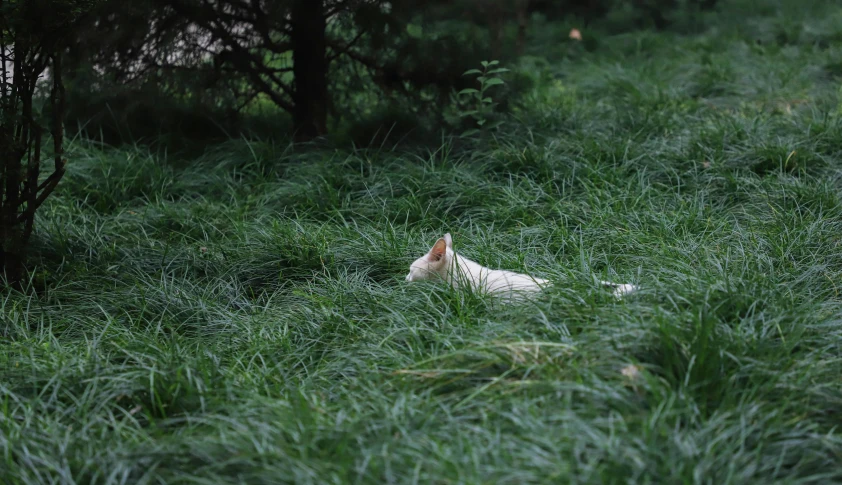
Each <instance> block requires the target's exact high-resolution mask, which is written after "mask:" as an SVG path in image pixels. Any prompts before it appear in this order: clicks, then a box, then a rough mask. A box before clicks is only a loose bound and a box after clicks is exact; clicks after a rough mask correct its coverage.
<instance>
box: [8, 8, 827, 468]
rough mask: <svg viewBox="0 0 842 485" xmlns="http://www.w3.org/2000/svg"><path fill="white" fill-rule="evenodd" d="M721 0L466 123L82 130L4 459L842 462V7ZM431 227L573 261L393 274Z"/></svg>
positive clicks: (40, 255) (26, 340)
mask: <svg viewBox="0 0 842 485" xmlns="http://www.w3.org/2000/svg"><path fill="white" fill-rule="evenodd" d="M802 3H803V2H799V3H798V5H801V4H802ZM787 5H788V4H787ZM792 5H796V4H795V3H793V4H792ZM728 12H729V11H728V10H726V13H725V14H722V19H721V20H722V22H721V26H720V27H714V28H711V29H709V30H707V31H706V32H705V33H703V34H700V35H694V36H687V37H681V36H677V35H675V34H653V33H647V32H641V33H635V34H624V35H620V36H613V37H606V38H603V39H600V42H599V47H598V49H597V50H596V51H594V52H592V53H586V52H584V51H583V52H578V53H577V52H574V51H571V52H569V53H568V54H566V55H565V56H563V58H554V57H553V56H551V55H550V56H548V58H549V59H550V61H549V62H546V63H543V65H544V66H545V67H543V68H539V67H533V68H531V69H532V71H530V72H528V73H526V74H528V75H532V76H534V78H535V79H536V81H535V83H534V85H533V89H532V90H531V91H529V92H527V93H526V94H525V95H524V96H523V97H522V98H521V100H520V104H519V107H518V109H519V111H518V114H517V119H516V120H514V121H511V122H509V124H508V125H506V129H505V130H504V131H505V132H506V135H503V136H499V137H497V138H494V139H489V140H486V141H484V142H483V143H482V144H479V145H464V144H461V143H463V142H457V141H451V140H450V139H448V138H443V139H442V143H441V145H440V146H437V147H433V148H423V147H422V148H418V147H398V148H395V149H392V148H391V145H389V144H384V145H383V146H380V145H378V146H373V147H369V148H359V149H346V148H336V149H329V148H324V147H321V148H318V147H308V146H287V145H275V144H273V143H272V142H270V141H244V140H239V141H238V140H232V141H230V142H227V143H224V144H220V145H216V146H212V147H208V148H207V150H206V152H205V154H204V155H202V156H201V157H198V158H196V159H192V158H191V159H186V160H185V159H180V158H178V157H177V156H173V155H170V156H167V155H166V154H164V153H150V152H148V151H146V150H145V149H144V148H142V147H123V148H109V147H104V146H99V145H98V144H96V143H95V142H92V141H86V140H77V141H75V142H74V143H73V145H72V146H71V147H69V150H70V153H69V158H70V159H71V160H72V163H71V164H70V166H69V167H70V168H69V173H68V175H67V176H66V178H65V179H64V180H63V182H62V184H61V186H60V190H59V191H58V193H57V195H56V196H55V197H53V198H52V199H51V200H50V202H49V203H48V204H47V205H46V206H45V208H44V209H42V210H41V212H40V214H39V217H38V222H37V224H38V232H37V237H36V238H35V239H36V240H35V247H34V248H33V254H34V259H33V261H32V263H33V265H34V270H33V272H32V275H31V279H30V281H29V283H28V284H27V285H26V287H25V289H24V290H23V291H14V290H4V291H3V292H2V293H0V309H2V311H0V315H2V320H0V369H2V377H0V482H2V483H9V484H36V483H62V484H64V483H67V484H69V483H78V484H89V483H97V484H105V483H150V484H151V483H207V484H211V483H213V484H218V483H517V484H520V483H715V484H724V483H735V484H745V483H764V484H765V483H773V482H777V483H831V482H836V481H840V480H842V467H840V457H842V440H840V438H839V436H838V434H837V428H838V426H839V425H840V424H842V417H840V411H839V410H840V407H842V380H840V375H842V354H840V349H842V318H840V294H839V292H840V289H841V288H842V250H840V241H842V201H840V195H839V194H840V173H842V172H840V168H842V164H840V154H842V118H840V114H842V113H841V112H840V109H839V102H840V99H839V97H838V93H839V91H838V89H839V86H840V77H839V75H840V71H839V69H838V66H839V65H842V45H840V42H839V41H840V39H842V27H840V26H842V23H840V22H836V20H839V19H840V18H842V17H841V16H842V10H839V8H838V7H832V6H830V5H828V7H827V8H825V9H817V8H804V9H801V10H798V11H797V12H796V13H793V12H792V8H791V6H790V7H787V9H785V10H781V12H780V13H777V12H767V13H766V16H759V15H758V16H754V17H751V18H749V19H747V20H745V22H744V23H742V24H741V26H740V28H737V27H736V26H734V27H731V26H730V25H731V24H729V22H731V17H730V15H733V12H731V14H729V13H728ZM546 28H547V29H548V30H546V31H541V32H542V33H543V35H545V36H549V35H550V34H551V31H550V30H549V29H550V27H549V26H548V27H546ZM558 31H559V32H561V29H558ZM792 32H795V33H792ZM561 33H562V34H563V32H561ZM790 33H792V34H791V35H790ZM784 34H785V35H784ZM536 35H537V34H536ZM571 49H575V47H571ZM538 64H541V63H538ZM540 69H544V70H545V71H543V72H542V71H540ZM446 231H449V232H451V233H452V234H453V238H454V244H455V247H456V250H457V251H458V252H460V253H463V254H465V255H466V256H468V257H470V258H472V259H475V260H476V261H479V262H480V263H482V264H486V265H489V266H493V267H499V268H506V269H511V270H516V271H525V272H528V273H531V274H535V275H537V276H540V277H546V278H550V279H551V280H553V282H554V283H555V284H554V286H553V287H552V288H550V289H549V290H547V291H546V293H545V294H544V295H543V296H541V297H540V298H538V299H537V300H536V301H534V302H531V303H528V304H525V305H517V306H512V305H506V304H501V303H500V302H498V301H495V300H494V299H493V298H485V297H482V296H479V295H472V294H467V293H462V292H458V291H454V290H451V289H449V288H446V287H443V286H438V285H434V284H424V283H418V284H407V283H406V282H404V281H403V277H404V276H405V274H406V272H407V271H408V267H409V263H410V262H411V261H412V260H413V259H414V258H416V257H417V256H419V255H420V254H422V253H423V252H424V251H426V250H427V249H428V248H429V246H430V245H431V244H432V243H433V241H434V240H435V239H436V238H437V237H439V236H440V235H441V234H442V233H444V232H446ZM599 279H613V280H617V281H623V282H634V283H637V284H639V285H641V286H642V288H643V289H642V290H641V292H640V293H639V294H637V295H635V296H632V297H628V298H626V299H624V300H622V301H616V300H615V299H613V298H612V296H611V294H610V292H609V291H607V290H605V289H603V288H600V287H599V285H598V284H597V280H599ZM629 366H635V367H629ZM624 369H625V370H626V374H631V377H629V376H628V375H626V374H624V373H623V370H624ZM635 369H636V370H637V371H638V372H637V374H635V372H634V370H635ZM630 370H631V372H629V371H630Z"/></svg>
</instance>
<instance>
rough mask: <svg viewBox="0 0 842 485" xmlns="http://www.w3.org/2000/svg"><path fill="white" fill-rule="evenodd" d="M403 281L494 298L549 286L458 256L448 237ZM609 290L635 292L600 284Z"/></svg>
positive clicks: (628, 287) (627, 287) (618, 293)
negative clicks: (439, 283) (438, 283)
mask: <svg viewBox="0 0 842 485" xmlns="http://www.w3.org/2000/svg"><path fill="white" fill-rule="evenodd" d="M406 280H407V281H421V280H440V281H444V282H446V283H448V284H450V285H451V286H453V287H454V288H459V287H465V286H468V287H470V288H471V290H473V291H476V292H481V293H490V294H494V295H498V296H505V297H517V296H527V295H528V294H530V293H535V292H539V291H541V290H543V289H544V288H546V287H547V286H549V285H550V284H551V282H550V281H549V280H545V279H542V278H536V277H533V276H529V275H525V274H521V273H515V272H514V271H506V270H501V269H491V268H486V267H485V266H483V265H481V264H479V263H477V262H475V261H471V260H470V259H468V258H466V257H463V256H460V255H458V254H456V252H455V251H453V240H452V238H451V237H450V234H445V235H444V237H443V238H441V239H439V240H438V241H436V243H435V244H434V245H433V247H432V248H431V249H430V251H429V252H428V253H427V254H425V255H424V256H421V257H420V258H418V259H417V260H415V262H414V263H412V265H411V266H410V267H409V274H408V275H406ZM600 283H601V284H602V285H604V286H606V287H609V288H613V289H614V295H615V296H616V297H618V298H619V297H621V296H623V295H626V294H628V293H631V292H633V291H635V290H636V289H637V287H635V286H634V285H630V284H618V283H612V282H610V281H601V282H600Z"/></svg>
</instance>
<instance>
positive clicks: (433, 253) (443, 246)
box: [427, 239, 447, 262]
mask: <svg viewBox="0 0 842 485" xmlns="http://www.w3.org/2000/svg"><path fill="white" fill-rule="evenodd" d="M446 253H447V243H446V242H445V240H444V239H439V240H438V241H436V243H435V244H434V245H433V249H431V250H430V253H429V254H427V259H429V260H430V261H432V262H438V261H441V260H442V259H443V258H444V255H445V254H446Z"/></svg>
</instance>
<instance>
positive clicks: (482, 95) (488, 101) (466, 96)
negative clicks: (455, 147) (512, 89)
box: [457, 61, 509, 138]
mask: <svg viewBox="0 0 842 485" xmlns="http://www.w3.org/2000/svg"><path fill="white" fill-rule="evenodd" d="M499 65H500V61H482V69H469V70H467V71H465V73H464V74H463V76H471V75H476V76H477V82H478V83H479V89H475V88H467V89H463V90H462V91H459V93H458V95H457V96H458V97H459V100H460V102H461V103H464V104H460V106H463V107H464V109H463V110H461V111H460V112H459V117H460V118H468V117H470V118H472V119H473V120H474V124H476V126H477V127H476V128H471V129H469V130H467V131H465V132H464V133H462V135H461V136H462V137H463V138H464V137H469V136H473V135H475V134H477V133H479V132H480V130H485V131H491V130H495V129H497V128H499V127H500V125H501V124H503V120H499V119H498V120H494V119H493V118H494V108H495V107H496V106H497V104H498V103H497V102H495V101H494V98H492V96H491V92H490V89H491V88H493V87H494V86H502V85H503V84H505V81H503V79H501V78H500V75H501V74H503V73H505V72H509V70H508V69H506V68H505V67H497V66H499Z"/></svg>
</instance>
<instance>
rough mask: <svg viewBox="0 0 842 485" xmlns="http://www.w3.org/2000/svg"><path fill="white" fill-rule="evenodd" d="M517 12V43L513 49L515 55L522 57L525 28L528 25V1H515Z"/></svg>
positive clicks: (524, 47)
mask: <svg viewBox="0 0 842 485" xmlns="http://www.w3.org/2000/svg"><path fill="white" fill-rule="evenodd" d="M515 9H516V10H517V41H516V44H515V49H516V51H517V55H519V56H522V55H523V51H524V50H525V49H526V28H527V26H528V23H529V0H516V2H515Z"/></svg>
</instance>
